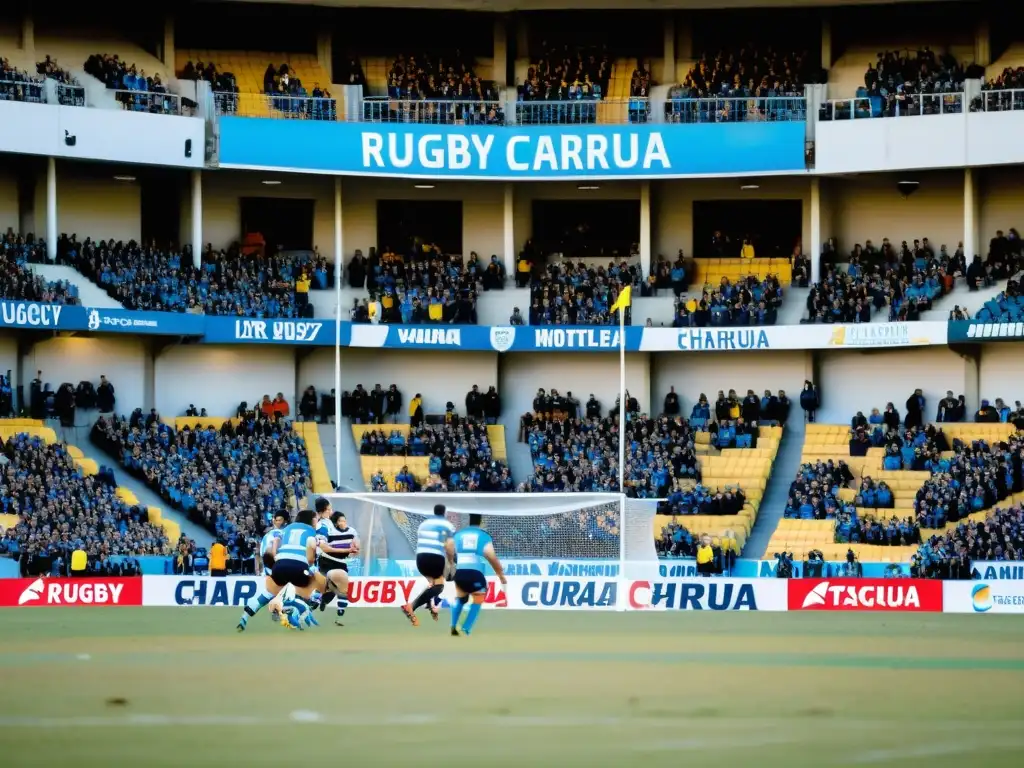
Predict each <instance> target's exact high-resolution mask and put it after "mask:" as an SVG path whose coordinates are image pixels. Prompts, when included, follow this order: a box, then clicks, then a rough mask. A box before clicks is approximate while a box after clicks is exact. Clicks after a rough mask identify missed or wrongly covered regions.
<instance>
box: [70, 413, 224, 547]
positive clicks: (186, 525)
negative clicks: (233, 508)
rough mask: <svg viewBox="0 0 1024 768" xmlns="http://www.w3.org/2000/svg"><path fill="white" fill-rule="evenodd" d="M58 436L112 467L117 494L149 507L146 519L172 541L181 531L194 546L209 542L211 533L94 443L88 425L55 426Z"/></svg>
mask: <svg viewBox="0 0 1024 768" xmlns="http://www.w3.org/2000/svg"><path fill="white" fill-rule="evenodd" d="M57 432H58V435H59V437H60V438H61V439H62V440H64V441H66V442H67V443H69V444H70V445H73V446H80V450H81V452H82V454H83V455H84V457H85V458H87V459H89V460H91V461H92V462H94V463H95V464H96V465H97V466H103V465H106V466H108V467H111V468H113V470H114V477H115V478H117V487H118V488H119V489H120V491H119V494H118V495H120V496H121V498H122V499H124V500H125V502H127V503H128V504H142V505H143V506H145V507H147V508H148V509H149V515H150V522H153V523H160V524H162V525H163V527H164V530H166V531H167V536H168V538H169V539H171V541H172V544H173V542H176V541H177V539H178V536H179V535H180V534H182V533H183V534H185V535H186V536H188V537H189V538H190V539H192V540H194V541H195V542H196V545H197V546H200V547H207V548H209V547H210V546H212V545H213V536H212V535H211V534H210V532H209V531H207V530H206V529H205V528H202V527H201V526H199V525H196V524H195V523H193V522H192V521H191V520H189V519H188V518H187V517H186V516H185V515H183V514H181V512H179V511H178V510H176V509H172V508H171V507H169V506H167V504H166V503H165V502H164V500H163V499H161V498H160V497H159V496H158V495H157V494H156V493H154V492H153V491H151V490H150V489H149V488H147V487H146V485H145V484H144V483H141V482H139V481H138V480H137V479H136V478H134V477H132V476H131V475H130V474H128V473H127V472H126V471H125V470H124V468H123V467H122V466H121V463H120V462H119V461H118V460H117V459H115V458H114V457H113V456H111V455H110V454H109V453H107V452H106V451H103V450H101V449H100V448H98V447H97V446H96V444H95V443H93V442H92V440H90V439H89V435H90V433H91V432H92V425H89V426H87V427H68V428H60V429H58V430H57Z"/></svg>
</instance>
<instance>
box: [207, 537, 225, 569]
mask: <svg viewBox="0 0 1024 768" xmlns="http://www.w3.org/2000/svg"><path fill="white" fill-rule="evenodd" d="M210 575H211V576H227V575H228V548H227V547H225V546H224V542H223V541H222V540H221V539H219V538H218V539H217V540H216V541H214V542H213V546H212V547H210Z"/></svg>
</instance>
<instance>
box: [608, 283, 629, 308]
mask: <svg viewBox="0 0 1024 768" xmlns="http://www.w3.org/2000/svg"><path fill="white" fill-rule="evenodd" d="M632 294H633V286H631V285H627V286H626V287H625V288H623V289H622V290H621V291H619V298H617V299H616V300H615V303H614V304H612V307H611V310H610V311H612V312H614V311H615V310H616V309H621V310H625V309H627V308H628V307H629V305H630V304H631V303H632Z"/></svg>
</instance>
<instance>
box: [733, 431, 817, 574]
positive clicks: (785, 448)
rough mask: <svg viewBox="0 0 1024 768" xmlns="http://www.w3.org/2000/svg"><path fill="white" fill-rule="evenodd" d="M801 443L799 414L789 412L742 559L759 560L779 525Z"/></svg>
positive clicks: (796, 467) (798, 458)
mask: <svg viewBox="0 0 1024 768" xmlns="http://www.w3.org/2000/svg"><path fill="white" fill-rule="evenodd" d="M803 443H804V423H803V413H802V412H800V413H793V414H792V415H791V416H790V419H789V421H788V422H787V423H786V428H785V429H784V430H783V431H782V441H781V442H780V443H779V452H778V453H777V454H775V464H774V466H773V467H772V474H771V477H769V478H768V486H767V487H766V488H765V491H764V497H763V498H762V500H761V507H760V509H759V510H758V515H757V519H756V520H755V521H754V527H753V529H752V530H751V532H750V536H749V537H748V539H747V543H746V546H745V547H744V549H743V553H742V554H743V557H746V558H751V559H754V560H757V559H762V558H764V556H765V555H766V554H768V555H770V554H771V553H767V552H766V550H767V549H768V542H769V541H770V540H771V537H772V533H774V532H775V529H776V528H777V527H778V525H779V521H780V520H781V519H782V514H783V512H784V511H785V508H786V499H787V498H788V497H789V485H790V483H791V482H792V481H793V478H794V477H795V476H796V471H797V470H798V469H799V468H800V456H801V451H802V448H803Z"/></svg>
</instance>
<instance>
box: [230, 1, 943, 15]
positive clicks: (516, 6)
mask: <svg viewBox="0 0 1024 768" xmlns="http://www.w3.org/2000/svg"><path fill="white" fill-rule="evenodd" d="M216 1H217V2H225V1H226V2H249V3H251V2H252V1H253V0H216ZM939 1H940V2H941V1H944V0H939ZM950 1H951V0H950ZM894 2H901V3H915V2H921V3H923V2H935V0H267V3H269V4H272V5H274V4H276V5H306V6H320V7H326V8H346V7H360V8H368V7H372V8H427V9H447V10H456V11H459V10H461V11H480V12H485V13H506V12H509V11H557V10H577V9H578V10H587V11H599V10H609V11H610V10H658V9H694V10H696V9H728V8H821V7H825V6H840V5H846V6H850V5H892V4H893V3H894ZM261 4H264V3H262V2H261Z"/></svg>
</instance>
